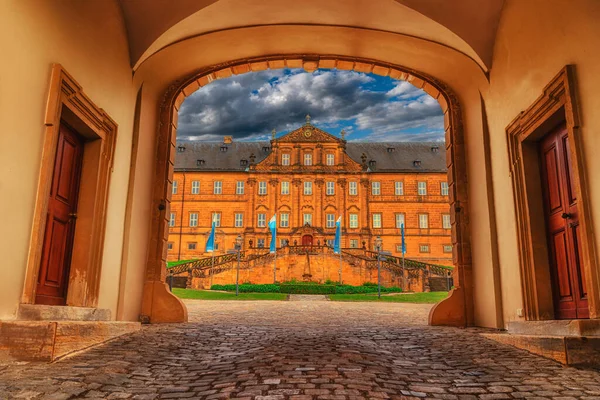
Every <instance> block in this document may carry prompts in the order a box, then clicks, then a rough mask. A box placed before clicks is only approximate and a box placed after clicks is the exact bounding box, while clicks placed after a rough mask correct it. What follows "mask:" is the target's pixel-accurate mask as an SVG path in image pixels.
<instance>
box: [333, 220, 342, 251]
mask: <svg viewBox="0 0 600 400" xmlns="http://www.w3.org/2000/svg"><path fill="white" fill-rule="evenodd" d="M341 247H342V216H340V217H339V218H338V220H337V221H335V239H334V240H333V253H334V254H340V253H341V251H342V248H341Z"/></svg>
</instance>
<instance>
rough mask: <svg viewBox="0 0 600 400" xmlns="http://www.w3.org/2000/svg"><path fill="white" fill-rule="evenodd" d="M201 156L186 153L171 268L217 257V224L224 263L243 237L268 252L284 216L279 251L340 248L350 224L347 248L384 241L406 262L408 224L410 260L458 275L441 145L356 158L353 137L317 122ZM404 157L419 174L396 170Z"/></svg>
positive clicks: (390, 148) (177, 181) (176, 199)
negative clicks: (214, 223) (452, 268)
mask: <svg viewBox="0 0 600 400" xmlns="http://www.w3.org/2000/svg"><path fill="white" fill-rule="evenodd" d="M199 146H200V145H198V146H196V147H194V145H193V144H191V143H189V142H188V143H186V142H180V143H179V144H178V154H177V157H178V158H179V157H181V160H177V161H176V169H175V173H174V177H173V182H174V184H173V194H172V202H171V209H170V217H171V219H170V228H169V242H168V243H169V244H168V248H169V250H168V260H169V261H176V260H188V259H195V258H201V257H205V256H208V255H210V254H209V253H206V252H205V244H206V240H207V237H208V232H209V230H210V226H211V220H212V218H213V215H214V214H216V215H218V217H217V220H218V227H217V229H216V232H217V233H216V243H217V246H218V250H217V254H220V253H224V252H226V251H227V250H230V249H233V248H234V242H235V238H236V237H237V236H238V235H242V237H243V238H244V245H243V246H244V249H247V248H249V247H260V246H264V247H268V246H269V241H270V232H269V229H268V227H267V225H268V221H269V219H270V218H271V217H272V216H273V214H276V215H277V239H278V240H277V242H278V243H277V245H278V247H281V246H282V245H283V244H284V243H285V241H289V242H288V243H289V244H291V245H293V244H298V245H300V244H310V243H312V244H314V245H317V244H326V243H328V244H332V243H333V239H334V236H335V221H336V220H337V219H338V217H339V216H340V215H341V217H342V231H343V235H342V247H345V248H350V247H360V248H362V247H363V246H366V247H367V248H368V249H373V248H374V240H375V238H376V237H377V236H380V237H381V238H382V240H383V250H385V251H389V252H391V253H392V254H393V255H395V256H401V254H402V253H401V237H400V229H399V228H400V223H401V222H402V218H404V224H405V237H406V247H407V249H406V250H407V253H406V257H407V258H410V259H414V260H418V261H423V262H428V263H433V264H441V265H452V248H451V239H450V232H451V229H450V210H449V204H448V195H447V192H446V193H444V191H445V190H447V189H446V188H447V186H446V179H447V178H446V173H445V171H444V170H439V168H438V170H434V169H432V168H428V165H427V163H428V162H429V160H430V159H435V162H436V163H437V164H436V165H438V166H439V165H440V163H441V165H444V164H445V163H444V160H443V159H441V160H439V159H438V158H440V157H442V158H443V154H444V151H443V149H438V147H437V145H436V144H416V145H410V146H409V145H406V144H403V143H388V144H385V145H383V144H382V145H380V146H379V147H378V148H377V149H375V150H373V149H372V148H367V150H366V152H369V154H368V155H367V154H366V153H365V152H363V153H362V155H360V156H357V155H356V154H359V152H360V149H356V148H353V151H354V157H351V155H350V154H349V153H348V151H347V148H350V147H352V146H354V144H352V143H347V142H346V141H345V140H344V139H343V132H342V138H341V139H340V138H337V137H335V136H333V135H330V134H329V133H327V132H324V131H322V130H320V129H318V128H316V127H314V126H313V125H311V124H310V123H309V122H308V123H307V124H306V125H304V126H303V127H301V128H299V129H297V130H295V131H293V132H291V133H289V134H287V135H285V136H283V137H281V138H278V139H273V140H271V142H269V143H261V144H254V145H253V146H254V147H248V148H246V147H244V148H243V149H242V147H241V146H250V145H249V144H247V143H231V142H230V140H225V141H224V143H220V144H213V145H212V147H211V146H207V145H203V146H204V147H199ZM357 146H358V145H357ZM407 146H408V147H407ZM411 146H412V147H411ZM382 149H383V150H382ZM411 149H418V150H419V152H420V153H417V154H415V155H413V154H412V153H411ZM424 149H425V150H424ZM381 150H382V151H381ZM378 151H379V153H378ZM216 152H218V153H219V154H214V153H216ZM424 152H425V153H424ZM207 153H211V154H207ZM429 153H431V154H429ZM396 157H402V158H404V159H406V160H405V161H406V163H407V165H409V166H410V168H409V167H407V168H403V169H402V170H399V169H398V168H389V165H391V163H393V162H396V161H398V159H397V158H396ZM357 158H358V160H357ZM184 160H185V162H184ZM386 160H387V161H386ZM385 163H387V164H389V165H387V164H385Z"/></svg>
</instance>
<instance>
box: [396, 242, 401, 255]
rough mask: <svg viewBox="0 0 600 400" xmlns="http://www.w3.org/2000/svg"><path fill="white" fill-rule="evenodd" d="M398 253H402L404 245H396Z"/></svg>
mask: <svg viewBox="0 0 600 400" xmlns="http://www.w3.org/2000/svg"><path fill="white" fill-rule="evenodd" d="M396 253H402V245H401V244H397V245H396Z"/></svg>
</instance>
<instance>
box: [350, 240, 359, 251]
mask: <svg viewBox="0 0 600 400" xmlns="http://www.w3.org/2000/svg"><path fill="white" fill-rule="evenodd" d="M350 248H352V249H358V239H350Z"/></svg>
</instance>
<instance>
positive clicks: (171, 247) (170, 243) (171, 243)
mask: <svg viewBox="0 0 600 400" xmlns="http://www.w3.org/2000/svg"><path fill="white" fill-rule="evenodd" d="M167 250H173V242H168V243H167Z"/></svg>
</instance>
